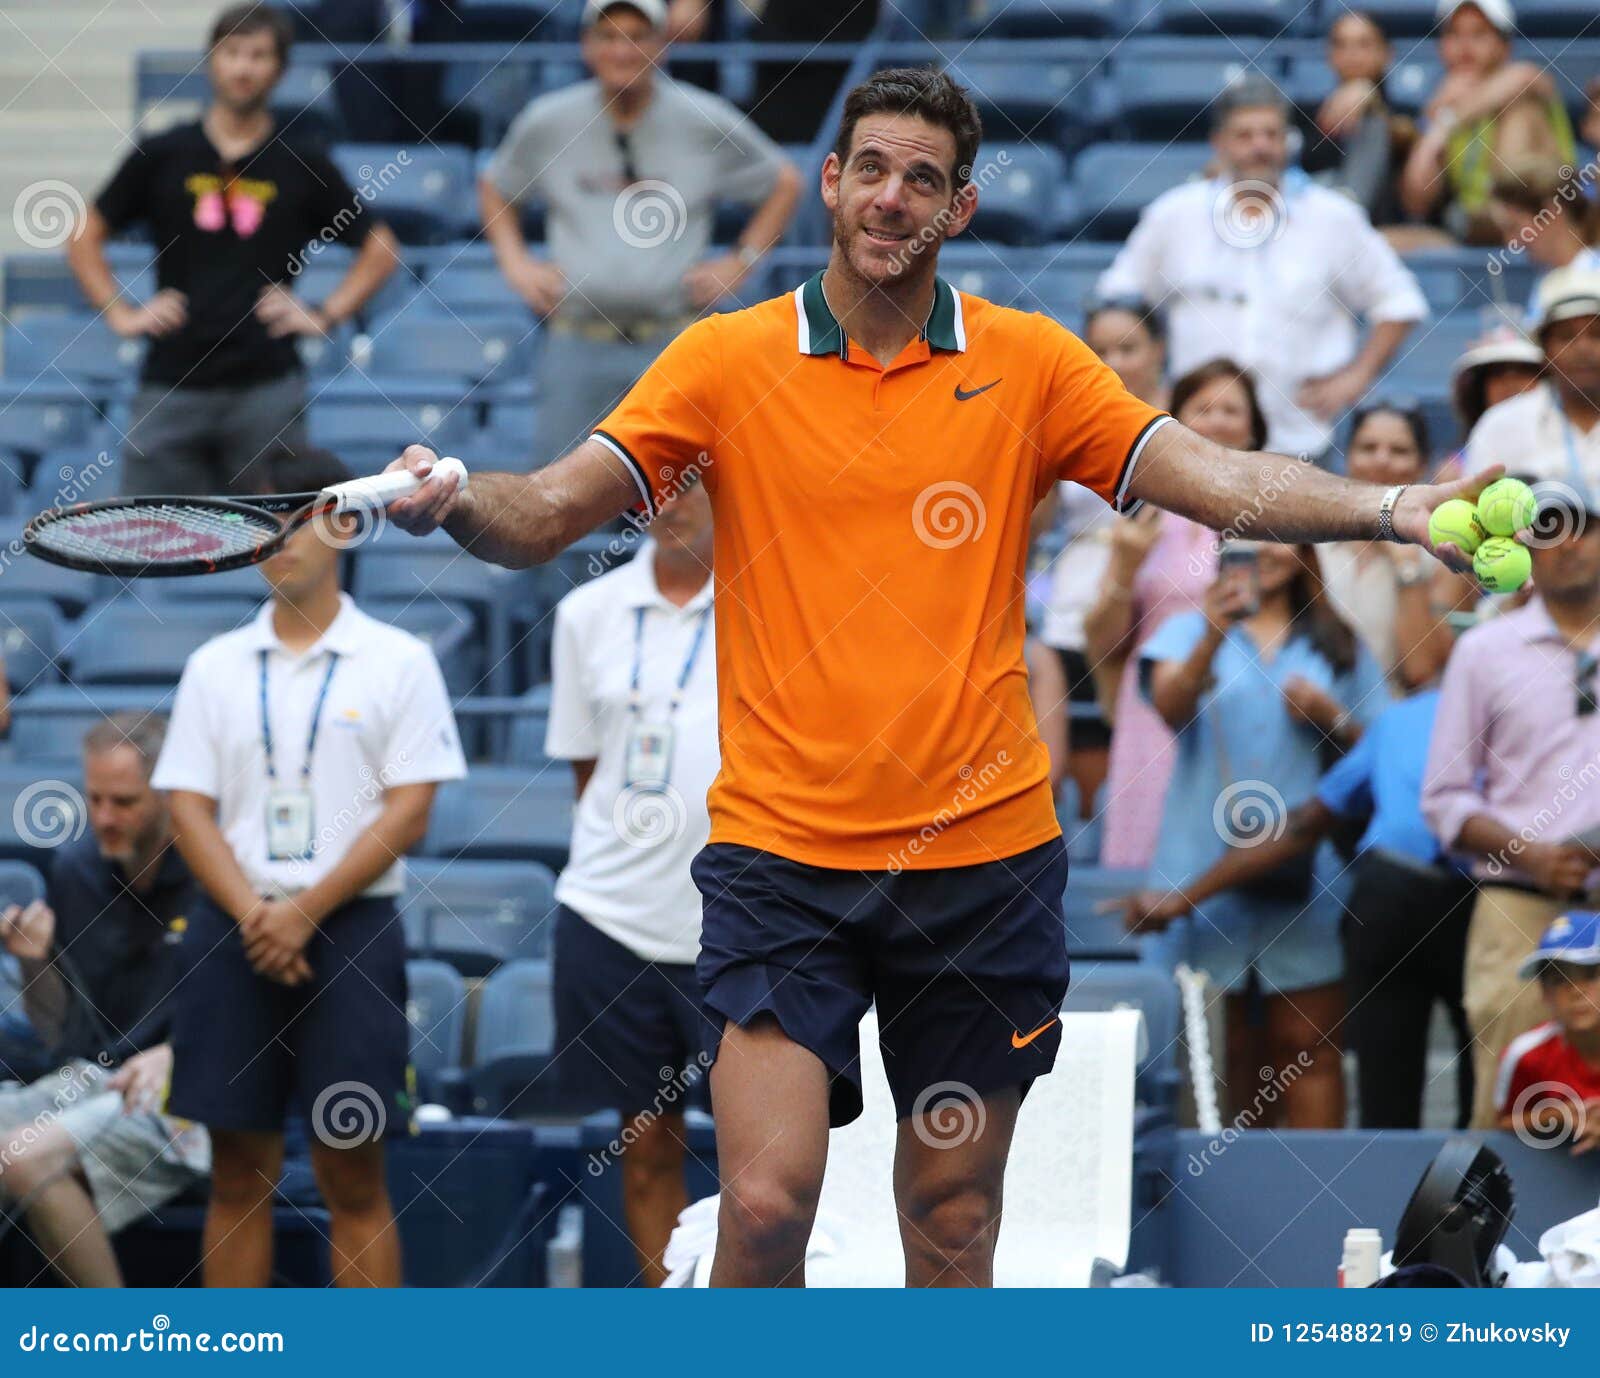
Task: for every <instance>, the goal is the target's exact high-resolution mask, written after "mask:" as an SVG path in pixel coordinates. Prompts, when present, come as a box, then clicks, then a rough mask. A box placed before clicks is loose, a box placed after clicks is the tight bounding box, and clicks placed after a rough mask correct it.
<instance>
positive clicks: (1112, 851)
mask: <svg viewBox="0 0 1600 1378" xmlns="http://www.w3.org/2000/svg"><path fill="white" fill-rule="evenodd" d="M1172 414H1173V416H1174V417H1176V418H1177V419H1178V420H1179V421H1180V422H1182V423H1183V424H1184V425H1185V426H1188V427H1189V428H1190V429H1191V430H1193V431H1195V432H1196V433H1198V434H1200V435H1203V436H1205V437H1206V438H1207V439H1208V440H1214V441H1216V442H1217V444H1219V445H1229V446H1233V447H1235V448H1243V449H1259V448H1260V447H1261V444H1262V439H1263V437H1264V436H1265V435H1266V430H1267V423H1266V418H1265V417H1264V416H1263V415H1262V411H1261V404H1260V402H1259V401H1258V400H1257V398H1256V389H1255V384H1254V383H1253V382H1252V381H1251V378H1250V375H1249V374H1248V373H1246V372H1245V371H1244V370H1243V369H1241V368H1240V367H1239V366H1238V365H1237V364H1235V363H1232V362H1230V361H1229V360H1226V359H1219V360H1215V361H1213V362H1212V363H1209V364H1204V365H1202V366H1201V367H1200V368H1197V369H1195V370H1193V371H1192V372H1190V373H1187V374H1185V375H1184V376H1183V377H1182V378H1180V379H1179V380H1178V381H1177V383H1176V384H1174V385H1173V389H1172ZM1290 462H1291V461H1285V463H1286V464H1287V463H1290ZM1110 548H1111V553H1110V559H1109V561H1108V563H1107V565H1106V569H1105V573H1104V574H1103V575H1102V576H1101V579H1100V584H1099V591H1098V595H1097V597H1096V599H1095V603H1094V606H1093V607H1092V608H1091V609H1090V610H1089V613H1088V615H1087V616H1086V617H1085V619H1084V631H1085V636H1086V638H1087V642H1088V650H1089V665H1090V667H1091V669H1092V670H1093V673H1094V678H1095V683H1096V687H1097V691H1098V694H1099V700H1100V705H1101V709H1102V711H1103V712H1104V713H1105V715H1106V717H1107V718H1108V720H1109V721H1110V722H1111V723H1112V733H1111V755H1110V761H1109V766H1108V770H1107V775H1106V796H1107V797H1106V810H1105V833H1104V836H1103V838H1102V840H1101V844H1100V860H1101V862H1102V864H1104V865H1106V866H1130V867H1144V866H1148V865H1149V864H1150V858H1151V856H1152V855H1153V854H1154V852H1155V846H1156V838H1155V830H1154V829H1153V828H1152V827H1151V826H1150V824H1151V820H1152V819H1155V818H1159V817H1160V816H1161V805H1162V800H1163V799H1165V798H1166V793H1167V780H1168V777H1169V776H1170V775H1171V773H1172V750H1173V739H1172V732H1171V731H1170V729H1169V728H1168V727H1167V725H1166V724H1165V723H1164V722H1163V721H1162V720H1161V717H1160V715H1159V714H1157V713H1156V712H1155V711H1154V710H1153V709H1152V708H1151V707H1150V705H1149V704H1148V703H1147V702H1146V701H1145V699H1144V696H1143V695H1142V694H1141V693H1140V691H1139V685H1138V683H1137V682H1136V679H1135V677H1133V676H1130V675H1127V674H1125V673H1124V669H1125V667H1126V665H1127V662H1128V658H1129V657H1130V656H1131V655H1132V654H1133V652H1134V651H1135V649H1136V648H1137V647H1138V645H1139V643H1140V642H1141V641H1143V640H1144V639H1145V638H1146V637H1147V636H1149V635H1150V633H1151V632H1153V631H1154V630H1155V629H1156V628H1157V627H1159V626H1161V624H1162V623H1163V622H1165V621H1166V619H1167V618H1169V617H1170V616H1172V615H1173V614H1174V613H1178V612H1183V611H1186V610H1189V609H1192V608H1197V607H1199V606H1200V605H1201V604H1202V602H1203V601H1204V598H1205V592H1206V589H1207V588H1209V587H1210V585H1211V581H1212V579H1213V577H1214V576H1215V574H1216V535H1215V533H1214V532H1212V531H1210V530H1208V529H1207V528H1206V527H1203V526H1200V525H1199V524H1198V523H1196V522H1191V521H1186V520H1184V519H1183V518H1182V517H1178V516H1174V515H1173V514H1172V513H1170V512H1155V511H1150V510H1145V511H1141V512H1138V513H1136V514H1135V515H1134V516H1131V517H1124V518H1119V519H1118V521H1117V522H1116V524H1115V525H1114V526H1113V527H1112V529H1111V540H1110Z"/></svg>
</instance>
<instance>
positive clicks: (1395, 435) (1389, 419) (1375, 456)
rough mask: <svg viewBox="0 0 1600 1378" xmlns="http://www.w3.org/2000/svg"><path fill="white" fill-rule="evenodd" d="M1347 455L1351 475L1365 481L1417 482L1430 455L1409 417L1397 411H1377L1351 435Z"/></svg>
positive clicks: (1385, 482) (1388, 482)
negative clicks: (1421, 445) (1419, 445)
mask: <svg viewBox="0 0 1600 1378" xmlns="http://www.w3.org/2000/svg"><path fill="white" fill-rule="evenodd" d="M1346 458H1347V459H1348V460H1349V462H1350V477H1351V478H1353V479H1359V480H1360V481H1361V482H1362V483H1381V484H1385V485H1388V484H1391V483H1415V482H1416V481H1417V480H1418V479H1419V478H1421V477H1422V465H1423V462H1424V460H1425V458H1426V456H1424V455H1423V453H1422V452H1421V451H1420V450H1419V449H1417V438H1416V436H1414V435H1413V434H1412V433H1411V427H1410V426H1408V425H1407V424H1406V421H1405V418H1404V417H1402V416H1397V415H1396V414H1395V413H1394V412H1389V411H1379V412H1373V413H1372V414H1371V415H1370V416H1368V417H1367V418H1366V419H1365V420H1364V421H1363V422H1362V423H1361V429H1360V430H1358V431H1357V432H1356V433H1355V434H1354V435H1353V436H1351V437H1350V449H1349V452H1348V454H1347V455H1346Z"/></svg>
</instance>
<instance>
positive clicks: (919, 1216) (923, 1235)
mask: <svg viewBox="0 0 1600 1378" xmlns="http://www.w3.org/2000/svg"><path fill="white" fill-rule="evenodd" d="M902 1209H903V1210H904V1211H905V1212H906V1215H907V1217H908V1218H909V1223H910V1225H911V1230H910V1232H909V1235H910V1239H911V1241H912V1242H913V1243H920V1244H921V1245H922V1246H923V1247H924V1248H925V1249H926V1250H928V1251H931V1252H933V1253H936V1254H938V1255H939V1256H940V1257H943V1258H949V1259H954V1258H959V1257H960V1256H961V1255H963V1254H965V1253H968V1252H969V1251H971V1250H973V1249H982V1250H992V1249H993V1247H994V1242H995V1240H996V1239H997V1238H998V1236H999V1231H1000V1193H999V1190H998V1189H997V1188H991V1187H990V1186H989V1185H987V1184H986V1183H982V1182H978V1181H974V1180H971V1179H964V1178H960V1179H946V1180H941V1181H937V1182H931V1183H928V1184H926V1185H925V1186H923V1187H922V1188H921V1189H918V1190H913V1191H912V1192H910V1193H909V1194H908V1197H907V1199H906V1200H905V1201H904V1203H903V1205H902Z"/></svg>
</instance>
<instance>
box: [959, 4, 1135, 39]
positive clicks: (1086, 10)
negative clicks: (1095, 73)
mask: <svg viewBox="0 0 1600 1378" xmlns="http://www.w3.org/2000/svg"><path fill="white" fill-rule="evenodd" d="M1155 13H1156V5H1155V4H1154V3H1153V0H1135V2H1134V3H1133V4H1127V5H1123V4H1118V3H1116V0H978V3H975V4H973V5H972V6H971V8H970V10H969V11H968V16H967V18H966V20H965V21H964V23H963V24H962V32H963V33H964V34H966V35H967V36H969V37H975V38H976V37H982V38H1105V37H1109V36H1112V35H1116V34H1122V33H1126V32H1127V31H1128V30H1129V29H1131V28H1133V27H1135V26H1136V25H1137V24H1139V23H1141V22H1143V21H1144V20H1145V19H1146V18H1147V17H1149V16H1153V15H1154V14H1155Z"/></svg>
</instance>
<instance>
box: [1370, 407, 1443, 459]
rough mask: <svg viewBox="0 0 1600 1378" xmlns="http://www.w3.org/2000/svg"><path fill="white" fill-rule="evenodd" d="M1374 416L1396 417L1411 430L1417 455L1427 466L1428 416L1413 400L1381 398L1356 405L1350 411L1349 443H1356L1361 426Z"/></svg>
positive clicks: (1428, 453)
mask: <svg viewBox="0 0 1600 1378" xmlns="http://www.w3.org/2000/svg"><path fill="white" fill-rule="evenodd" d="M1375 416H1393V417H1397V418H1398V419H1399V420H1400V422H1401V424H1402V425H1404V426H1405V428H1406V429H1407V430H1408V431H1410V432H1411V443H1412V444H1413V445H1415V446H1416V447H1417V457H1418V459H1419V461H1420V462H1421V464H1422V466H1423V468H1427V465H1428V460H1429V458H1430V457H1431V452H1430V450H1429V449H1428V417H1427V414H1426V413H1425V412H1424V411H1423V410H1422V408H1421V407H1419V406H1417V404H1416V403H1414V402H1403V401H1393V402H1390V401H1383V400H1380V401H1377V402H1372V403H1369V404H1368V405H1366V406H1364V407H1357V408H1356V409H1355V411H1353V412H1351V413H1350V444H1352V445H1354V444H1355V443H1356V436H1358V435H1359V434H1361V428H1362V427H1363V426H1365V425H1366V424H1367V422H1368V421H1370V420H1372V418H1373V417H1375Z"/></svg>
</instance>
